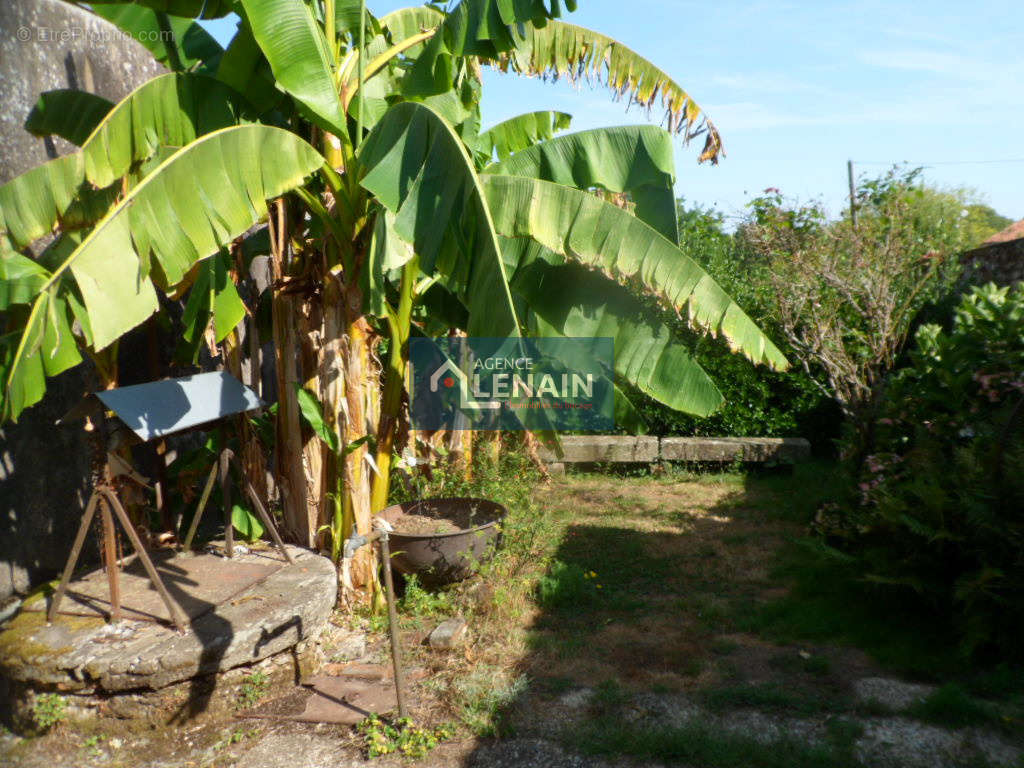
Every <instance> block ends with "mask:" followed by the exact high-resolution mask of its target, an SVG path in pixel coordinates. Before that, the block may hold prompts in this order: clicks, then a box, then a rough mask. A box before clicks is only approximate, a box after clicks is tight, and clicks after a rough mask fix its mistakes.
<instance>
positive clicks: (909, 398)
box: [818, 284, 1024, 654]
mask: <svg viewBox="0 0 1024 768" xmlns="http://www.w3.org/2000/svg"><path fill="white" fill-rule="evenodd" d="M909 359H910V362H909V365H908V366H907V367H905V368H903V369H901V370H899V371H898V372H897V373H896V374H895V375H894V376H893V377H892V379H891V382H890V384H889V387H888V389H887V391H886V392H885V397H884V398H883V399H882V401H881V404H880V406H879V410H878V417H877V420H876V422H875V424H874V435H873V450H872V451H871V453H870V454H869V455H867V457H866V459H865V460H864V462H863V467H861V468H860V469H859V472H858V473H857V475H856V487H855V488H854V489H853V498H852V499H851V500H850V503H849V505H848V506H847V507H846V508H845V509H842V508H839V507H837V508H835V509H834V510H831V511H830V510H823V512H821V513H819V519H818V525H819V527H820V528H821V529H822V530H823V531H824V532H825V533H826V534H828V535H829V536H830V537H831V540H832V543H839V544H840V545H841V546H842V548H844V549H846V550H847V551H848V552H851V553H853V554H854V555H855V556H856V557H857V559H858V560H859V563H860V569H861V571H862V574H863V576H864V578H865V579H867V580H868V581H871V582H874V583H877V584H880V585H884V586H886V587H888V588H892V589H898V590H912V591H913V592H914V593H916V594H918V595H919V596H920V597H921V598H922V599H924V600H925V601H927V602H928V603H929V604H931V605H932V606H933V607H934V608H935V609H937V610H938V611H940V612H942V613H944V614H945V615H947V616H948V617H949V619H950V621H951V622H952V624H953V626H954V627H955V629H956V631H957V632H958V634H959V635H960V637H961V639H962V642H963V646H964V649H965V650H966V651H971V652H973V651H979V650H983V649H992V650H997V651H999V652H1000V653H1006V652H1012V653H1015V654H1019V653H1020V652H1021V646H1020V634H1021V631H1024V285H1021V284H1018V285H1017V287H1016V288H1014V289H1010V288H1006V287H1004V288H997V287H996V286H994V285H988V286H985V287H982V288H974V289H972V291H971V293H970V294H969V295H967V296H965V297H964V298H963V299H962V301H961V302H960V304H959V305H958V307H957V309H956V313H955V317H954V321H953V324H952V327H951V329H950V330H943V329H942V328H941V327H940V326H938V325H933V324H929V325H923V326H921V327H920V328H919V329H918V331H917V334H916V336H915V346H914V349H913V350H912V351H911V352H910V354H909Z"/></svg>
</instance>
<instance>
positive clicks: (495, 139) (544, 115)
mask: <svg viewBox="0 0 1024 768" xmlns="http://www.w3.org/2000/svg"><path fill="white" fill-rule="evenodd" d="M571 122H572V115H570V114H567V113H565V112H555V111H551V110H544V111H541V112H527V113H526V114H523V115H516V116H515V117H513V118H510V119H508V120H505V121H503V122H500V123H498V124H497V125H495V126H493V127H492V128H489V129H487V130H486V131H484V132H483V133H481V134H480V149H481V150H483V151H484V152H486V153H487V154H488V155H490V154H491V152H497V153H498V159H499V160H504V159H505V158H507V157H508V156H509V155H511V154H512V153H513V152H519V151H521V150H524V149H526V148H527V147H532V146H533V145H534V144H536V143H537V142H538V141H544V140H545V139H550V138H551V137H552V136H554V135H555V134H556V133H558V132H559V131H564V130H565V129H566V128H568V127H569V124H570V123H571Z"/></svg>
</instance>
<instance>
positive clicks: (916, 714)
mask: <svg viewBox="0 0 1024 768" xmlns="http://www.w3.org/2000/svg"><path fill="white" fill-rule="evenodd" d="M832 471H833V470H832V467H831V466H830V465H828V464H818V463H811V464H807V465H803V466H800V467H797V468H796V469H795V470H794V471H793V472H792V473H785V472H760V473H754V474H744V473H741V472H731V473H719V474H693V473H688V472H685V471H682V470H678V469H669V470H667V471H665V472H663V473H661V474H653V475H652V474H649V473H647V472H643V473H634V474H622V473H617V474H610V473H578V474H570V475H569V476H568V477H566V478H564V479H558V480H554V481H552V482H551V483H550V484H543V483H538V484H537V485H536V486H535V487H533V488H531V489H530V490H529V491H527V492H525V493H524V492H523V491H522V489H521V488H519V489H517V488H516V487H515V484H511V485H510V484H509V483H508V482H507V481H505V480H503V479H501V478H496V479H495V482H494V485H493V486H492V487H490V489H489V491H490V494H491V495H492V496H501V495H502V494H503V493H510V494H511V497H510V498H506V499H505V500H506V501H507V503H508V504H509V507H510V509H512V510H514V511H513V514H512V516H511V520H510V521H509V525H508V528H507V530H506V534H505V536H506V538H505V550H504V552H503V553H502V555H501V556H500V557H498V558H497V559H496V560H495V562H493V563H492V564H490V565H488V566H486V567H485V568H484V572H483V574H482V578H481V579H480V580H479V581H473V582H470V583H468V584H463V585H460V586H457V587H455V588H453V589H452V590H450V591H449V592H446V593H441V594H440V595H438V594H433V595H431V594H429V593H426V592H424V591H423V590H420V589H419V588H418V587H416V586H415V585H414V586H413V588H412V589H411V590H409V591H408V592H407V594H406V597H405V601H404V606H403V607H404V609H405V619H404V620H405V621H406V622H407V626H408V627H410V629H412V628H414V627H416V626H421V625H423V624H424V623H425V624H427V625H429V623H430V621H432V620H433V619H434V618H437V617H440V616H442V615H445V614H448V613H453V612H460V613H462V614H463V615H467V616H468V618H469V619H470V622H471V626H472V628H473V643H472V645H471V646H470V647H469V648H468V649H467V650H466V652H465V654H463V655H458V656H452V655H447V656H441V655H438V654H436V653H435V652H431V651H428V650H422V649H420V648H418V647H415V648H412V652H413V654H414V655H416V656H418V658H419V663H423V664H425V665H426V666H427V667H428V668H429V669H430V671H431V673H432V675H431V678H430V680H431V682H430V684H431V685H432V686H433V687H434V689H435V692H436V693H437V695H438V698H439V700H440V701H443V702H446V703H447V704H448V706H449V707H450V714H451V716H452V717H454V718H456V719H459V720H461V721H462V722H463V723H464V724H466V725H467V726H468V727H470V728H471V729H473V730H475V731H476V732H477V733H479V734H481V735H491V734H499V735H502V736H509V735H526V736H542V737H545V738H551V737H554V738H559V739H560V740H561V741H562V742H563V743H564V744H565V745H566V746H568V747H570V748H572V749H574V750H577V751H582V752H585V753H597V754H626V755H632V756H636V757H642V758H651V759H657V760H665V761H682V762H694V763H700V764H709V765H730V766H731V765H771V766H774V765H850V764H854V763H855V760H854V758H853V756H852V754H853V753H852V751H851V750H852V744H853V742H854V741H855V740H856V739H857V738H858V736H859V735H860V734H861V732H862V730H863V727H862V725H861V724H860V721H859V720H858V718H870V717H873V716H884V715H891V714H892V712H891V711H889V710H888V709H887V707H886V706H884V705H882V704H880V703H878V702H873V701H864V700H863V697H860V698H858V697H856V696H855V695H854V684H855V683H856V681H858V680H862V679H864V678H878V677H884V678H896V677H898V678H901V679H903V680H908V681H917V682H921V683H928V684H934V685H936V686H942V687H939V688H938V690H937V691H936V692H935V693H934V694H932V695H930V696H929V697H927V699H926V700H925V701H923V702H920V703H919V704H917V705H915V707H914V708H912V709H911V710H909V711H906V712H903V713H902V714H903V715H904V716H905V717H908V718H911V719H914V720H917V721H920V722H922V723H937V724H940V725H944V726H949V727H959V726H967V725H985V726H986V727H991V728H993V729H995V730H996V731H998V732H999V733H1001V734H1004V735H1006V736H1007V738H1011V739H1015V738H1017V735H1016V734H1017V731H1019V730H1020V726H1021V722H1022V721H1021V719H1020V717H1021V713H1022V711H1024V698H1022V696H1021V691H1022V690H1024V685H1022V675H1021V673H1020V671H1019V670H1014V669H1010V668H1008V667H1005V666H1003V667H998V666H996V667H989V668H978V667H975V666H973V665H972V664H970V663H968V661H967V660H966V659H964V658H962V657H961V656H960V654H959V653H958V650H957V649H956V647H955V646H952V645H950V644H948V643H946V642H944V640H943V638H944V637H945V635H944V632H943V627H942V626H941V624H940V623H939V622H937V621H936V620H935V619H934V618H932V617H929V616H928V615H926V614H925V613H923V612H921V611H920V610H918V609H917V608H915V606H914V605H913V603H912V601H910V600H903V601H894V600H892V599H891V598H889V597H887V596H884V595H882V594H880V593H878V592H873V591H871V590H870V589H869V588H868V587H867V586H866V585H857V584H851V583H849V582H848V581H847V580H846V579H845V578H844V577H845V574H844V573H843V563H842V562H841V561H836V560H834V559H832V560H829V559H828V558H827V557H825V556H824V555H822V554H821V553H820V552H816V551H815V550H814V547H813V546H811V545H810V540H809V539H808V538H807V530H808V529H807V523H808V521H809V520H810V519H811V516H812V515H813V512H814V510H815V509H816V508H817V507H818V505H819V503H820V501H821V499H822V498H823V497H824V494H825V493H826V492H827V490H828V487H829V485H830V483H831V482H832V475H831V472H832ZM481 595H483V599H481ZM579 692H583V693H582V694H580V695H585V698H584V699H581V700H585V702H586V704H585V706H583V707H582V709H581V708H580V707H579V706H578V705H577V706H569V709H568V710H567V709H566V705H565V703H566V702H570V703H572V702H574V701H576V697H577V693H579ZM673 696H677V697H681V698H680V701H685V702H689V703H692V704H694V705H695V706H697V707H699V708H700V709H701V711H702V712H704V713H707V715H708V716H709V718H711V719H709V720H706V721H702V720H701V719H700V718H697V719H691V720H687V721H686V722H685V723H675V724H672V723H671V718H669V720H667V721H666V720H664V718H662V720H658V719H657V718H655V719H654V720H651V719H649V718H648V719H644V718H645V717H646V713H645V712H644V711H643V709H644V707H643V705H642V704H638V703H637V702H638V701H639V702H642V701H645V700H646V699H645V697H647V698H650V697H654V698H655V699H657V698H658V697H661V699H663V700H665V701H672V700H673V699H672V697H673ZM737 712H757V713H760V714H761V715H763V716H764V717H767V718H776V719H778V718H790V719H793V718H796V719H803V720H806V721H808V722H811V721H813V722H816V723H818V724H819V725H820V726H821V728H820V731H821V733H822V734H823V737H822V738H821V739H819V740H818V741H817V742H814V743H813V744H808V743H791V740H788V739H785V738H780V739H776V740H774V741H773V742H772V744H771V747H770V748H766V747H765V744H764V740H763V739H761V740H759V739H757V738H754V737H752V736H751V737H743V736H739V735H735V734H732V735H730V734H729V733H727V732H725V731H723V730H721V729H719V728H715V727H713V726H712V723H713V722H717V721H716V720H714V718H716V717H719V718H721V717H729V716H731V715H732V714H734V713H737ZM637 718H639V720H638V719H637ZM638 722H640V723H643V727H639V726H638V725H637V723H638Z"/></svg>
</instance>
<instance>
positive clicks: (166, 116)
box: [0, 0, 786, 587]
mask: <svg viewBox="0 0 1024 768" xmlns="http://www.w3.org/2000/svg"><path fill="white" fill-rule="evenodd" d="M92 7H93V8H94V9H95V10H96V12H98V13H100V14H101V15H104V16H105V17H106V18H109V19H111V20H113V21H114V22H115V23H118V24H122V25H124V26H125V27H126V28H130V27H131V25H136V26H138V25H147V24H151V23H152V24H156V25H158V26H159V28H160V29H164V28H170V29H171V30H172V32H175V35H174V36H171V37H169V38H167V40H166V41H165V42H166V44H165V45H163V46H162V47H160V48H159V49H157V50H154V55H156V56H157V57H158V58H161V59H162V60H164V61H166V62H167V63H168V65H169V66H170V67H171V69H173V70H174V71H173V72H172V73H170V74H167V75H162V76H161V77H158V78H156V79H154V80H153V81H151V82H149V83H146V84H145V85H143V86H142V87H140V88H139V89H137V90H136V91H135V92H134V93H132V94H130V95H129V96H128V97H127V98H126V99H125V100H123V101H122V102H121V103H119V104H116V105H111V104H109V103H107V102H104V101H103V100H101V99H99V98H98V97H95V96H93V95H86V94H81V93H73V92H66V91H64V92H50V93H47V94H43V95H42V97H41V99H40V102H39V104H38V105H37V108H36V109H35V110H34V111H33V115H32V116H31V117H30V119H29V121H28V126H27V127H28V128H29V129H30V130H33V131H34V132H36V133H39V134H57V135H60V136H62V137H64V138H66V139H68V140H69V141H72V142H74V143H76V144H77V145H78V146H79V150H78V151H77V152H76V153H74V154H71V155H68V156H65V157H61V158H58V159H56V160H53V161H50V162H49V163H46V164H45V165H43V166H41V167H40V168H36V169H33V170H32V171H29V172H28V173H26V174H24V175H22V176H20V177H18V178H16V179H14V180H12V181H11V182H9V183H8V184H6V185H4V186H3V187H0V228H2V229H0V280H2V283H0V309H3V311H4V320H3V323H4V326H3V333H4V335H3V336H2V337H0V374H2V376H3V401H2V406H0V407H2V416H3V417H4V418H9V419H16V418H17V417H18V415H19V414H20V413H21V411H22V410H24V409H25V408H27V407H30V406H31V405H33V404H34V403H35V402H38V401H39V400H40V399H41V398H42V397H43V395H44V393H45V386H46V385H45V380H46V377H48V376H54V375H56V374H58V373H60V372H61V371H63V370H66V369H67V368H68V367H70V366H72V365H75V364H76V363H77V362H78V361H79V360H80V359H81V357H82V356H83V355H88V356H91V357H92V358H93V359H94V360H98V361H99V360H102V358H103V355H105V354H109V350H111V349H112V348H116V344H117V340H118V339H119V338H120V337H121V336H123V335H124V334H125V333H127V332H128V331H130V330H131V329H132V328H134V327H136V326H137V325H139V324H140V323H142V322H143V321H145V320H147V319H148V318H149V317H151V316H152V315H153V314H154V313H156V312H159V311H161V307H162V306H166V305H167V304H168V303H170V302H183V303H185V304H186V306H190V307H193V309H194V311H193V312H192V313H191V314H190V315H189V319H190V320H191V330H190V331H189V333H191V334H192V336H193V337H194V335H195V333H196V332H197V329H198V330H200V331H201V330H202V329H203V328H204V327H205V326H206V325H207V324H212V328H213V333H214V335H215V336H216V337H218V338H223V336H226V335H227V334H229V333H231V331H232V330H233V325H232V324H233V323H237V322H238V321H239V320H240V318H241V317H242V316H243V315H244V314H245V313H244V311H241V312H240V311H238V310H239V306H238V304H237V303H236V302H239V301H240V300H239V299H238V292H237V290H236V289H235V286H234V283H233V280H232V279H227V278H226V277H225V276H226V275H227V276H230V274H231V270H230V269H228V263H227V261H224V263H221V260H226V259H227V258H228V257H227V256H226V255H225V254H232V253H235V254H237V253H240V252H245V253H250V254H251V253H253V252H258V251H259V247H258V246H257V245H255V243H256V241H257V238H262V239H263V241H264V242H267V243H269V244H268V245H266V246H264V247H263V250H264V251H266V254H265V255H266V257H267V259H268V262H269V264H270V266H271V272H272V278H273V279H272V286H271V288H269V289H268V291H267V294H266V295H265V296H264V297H263V301H265V302H267V303H268V304H269V305H270V307H271V312H272V319H273V322H272V329H273V335H274V342H275V348H276V352H275V354H276V360H275V362H276V369H277V376H278V393H279V403H278V409H277V414H276V419H277V422H276V450H275V453H276V462H277V464H276V469H277V475H278V486H279V488H280V489H281V495H282V506H283V514H284V519H285V530H286V531H288V532H289V533H290V535H291V536H292V537H293V538H294V539H295V540H297V541H298V542H300V543H302V544H305V545H310V546H312V545H314V544H315V543H316V538H317V534H318V531H322V530H323V526H324V524H325V523H328V521H330V523H329V525H328V530H331V531H332V536H331V538H332V539H333V541H332V542H331V544H332V545H333V547H334V548H335V549H336V548H337V547H338V545H339V542H338V541H337V537H338V535H340V534H339V531H340V532H344V533H347V532H349V531H350V530H351V528H352V526H353V524H354V525H355V527H356V528H357V529H358V530H359V531H360V532H362V533H366V532H368V531H369V528H370V522H371V512H372V511H374V510H377V509H379V508H380V507H381V506H383V504H384V503H385V502H386V499H387V495H388V483H389V480H390V471H389V468H390V460H391V456H392V453H393V452H394V447H395V442H394V441H395V436H396V433H397V429H398V424H399V421H400V418H399V417H400V413H401V403H402V387H403V381H404V374H405V367H406V365H407V342H408V338H409V336H410V334H411V333H412V332H413V331H414V330H415V325H416V323H417V322H421V321H422V318H423V317H424V316H425V313H427V315H429V316H433V317H435V319H437V320H438V321H439V322H444V323H447V324H448V325H458V326H459V327H460V329H461V330H462V331H463V332H465V333H468V334H469V335H478V336H516V335H521V334H533V335H541V336H545V335H546V336H594V335H599V336H612V337H614V338H615V340H616V352H617V354H616V363H615V367H616V373H617V375H618V376H620V377H621V378H622V380H624V381H626V382H629V383H630V384H632V385H634V386H636V387H638V388H639V389H640V390H642V391H644V392H647V393H649V394H650V395H651V396H653V397H655V398H657V399H659V400H661V401H663V402H665V403H667V404H669V405H671V406H673V407H676V408H679V409H682V410H687V411H690V412H693V413H701V414H703V413H709V412H711V411H712V410H713V409H714V408H716V407H717V406H718V405H719V404H720V403H721V395H720V394H719V393H718V390H717V389H716V388H715V386H714V383H713V382H712V381H711V380H710V379H709V378H708V377H707V375H706V374H705V373H704V371H703V370H702V369H701V368H700V366H699V364H698V362H697V361H695V360H694V359H693V358H692V356H691V355H690V354H689V353H688V351H687V349H686V347H685V345H684V344H682V343H681V342H680V341H679V339H677V338H676V337H674V336H673V334H672V333H671V331H670V328H669V325H668V324H667V323H666V322H665V317H666V316H667V315H670V314H675V315H679V316H683V317H685V318H686V319H687V320H688V321H689V322H690V324H691V325H692V326H693V327H694V328H696V329H699V330H701V331H705V332H708V333H712V334H715V335H718V334H721V335H722V337H723V338H724V339H725V341H726V342H727V343H728V344H729V345H730V346H731V347H732V348H733V349H734V350H735V351H737V352H741V353H743V354H745V355H747V356H748V357H750V358H751V359H752V360H753V361H755V362H757V363H763V364H766V365H767V366H769V367H772V368H775V369H781V368H784V367H785V366H786V361H785V359H784V358H783V356H782V355H781V354H780V353H779V351H778V349H777V348H776V347H775V346H774V345H773V344H772V342H771V341H770V340H769V339H768V338H767V337H766V336H765V335H764V334H763V333H762V332H761V331H760V330H759V329H758V328H757V326H756V325H755V324H754V323H753V322H751V320H750V319H749V318H748V317H747V316H746V315H745V314H744V313H743V311H742V309H740V308H739V307H738V306H737V305H736V304H735V302H733V301H732V300H731V299H730V298H729V297H728V296H727V295H726V294H725V293H724V292H723V291H722V290H721V288H720V287H719V286H717V284H715V282H714V281H713V280H712V279H711V278H710V277H709V276H708V275H707V274H706V273H705V272H704V271H703V270H702V269H701V268H700V267H699V266H698V264H697V263H696V262H695V261H694V260H693V259H692V258H690V257H689V256H688V255H687V253H686V244H685V243H682V244H681V243H679V241H678V234H677V231H676V226H675V218H674V201H673V191H672V190H673V184H674V159H673V137H674V136H677V135H678V136H681V137H682V138H683V140H684V141H689V140H690V139H692V138H694V137H697V136H703V138H704V148H703V150H702V152H701V156H700V159H701V160H703V161H711V162H714V161H716V159H717V158H718V156H719V154H720V152H721V140H720V138H719V135H718V132H717V130H716V129H715V127H714V125H713V124H712V123H711V121H710V120H708V119H707V117H706V115H705V114H704V112H703V111H702V110H701V108H700V107H699V106H698V105H697V104H696V102H694V100H693V99H692V98H691V97H690V95H689V93H688V92H686V91H685V90H683V88H682V87H681V86H679V85H678V84H676V83H675V82H674V81H673V80H672V78H671V77H670V76H669V75H668V74H666V73H665V72H664V71H662V70H660V69H659V68H657V67H656V66H655V65H654V64H652V63H651V62H649V61H647V60H646V59H644V58H643V57H642V56H640V55H639V54H637V53H636V52H634V51H632V50H630V49H629V48H627V47H625V46H623V45H622V44H621V43H618V42H616V41H614V40H612V39H611V38H608V37H606V36H603V35H600V34H599V33H596V32H592V31H590V30H587V29H584V28H582V27H578V26H576V25H573V24H570V23H568V22H566V21H563V20H561V18H560V17H561V16H562V15H563V13H564V12H566V11H570V10H573V9H574V8H575V2H574V0H565V2H564V3H563V2H561V0H548V1H547V2H544V1H543V0H514V1H512V2H509V1H508V0H462V1H461V2H459V3H457V4H455V5H454V6H453V7H451V8H450V9H449V10H444V9H442V8H441V7H439V6H434V5H424V6H417V7H411V8H405V9H401V10H398V11H394V12H392V13H389V14H386V15H384V16H381V17H379V18H378V17H376V16H374V15H373V14H372V13H370V12H369V11H367V9H366V7H365V2H356V0H239V1H238V2H231V1H230V0H216V1H215V0H205V1H204V0H138V1H137V2H135V3H121V4H116V7H115V4H108V3H104V2H93V3H92ZM231 11H234V12H236V13H237V14H238V17H239V24H238V30H237V33H236V34H235V36H234V38H233V39H232V40H231V42H230V43H229V44H228V45H227V47H226V48H224V49H221V48H220V46H217V45H209V44H208V43H209V41H206V40H204V39H203V38H202V37H201V36H199V35H197V33H196V32H195V27H194V25H195V21H194V20H195V19H196V18H197V17H199V15H200V14H202V17H203V18H211V17H216V16H222V15H225V14H227V13H229V12H231ZM189 40H191V44H189ZM483 67H493V68H496V69H499V70H502V71H507V72H513V73H518V74H522V75H527V76H537V75H540V76H554V77H565V78H568V79H573V78H578V77H587V78H590V79H591V80H593V81H599V82H603V83H604V84H605V85H606V86H607V87H608V88H609V89H610V90H611V91H612V93H613V94H614V95H615V96H617V97H620V98H625V99H627V100H629V101H630V102H635V103H637V104H639V105H641V106H642V107H645V108H648V109H653V108H655V107H660V108H661V109H662V110H663V117H664V122H665V123H666V124H667V129H662V128H657V127H654V126H641V127H619V128H609V129H603V130H597V131H582V132H579V133H564V131H565V129H566V128H568V126H569V120H570V118H569V116H568V115H565V114H563V113H552V112H534V113H528V114H526V115H523V116H521V117H519V118H514V119H513V120H511V121H506V122H505V123H502V124H499V125H497V126H494V127H492V128H490V129H489V130H485V131H484V130H481V115H480V98H481V89H482V78H481V71H482V68H483ZM45 239H50V240H52V242H50V243H49V244H46V241H45ZM44 246H45V247H44ZM240 246H241V247H240ZM219 263H221V264H220V266H218V264H219ZM206 265H210V266H206ZM237 271H238V270H236V272H237ZM198 293H202V294H203V297H200V298H194V297H193V294H198ZM161 294H162V295H163V297H164V299H163V300H161V299H160V298H159V297H160V295H161ZM204 297H205V298H204ZM243 309H244V308H243ZM417 318H420V320H417ZM382 339H388V348H389V349H388V359H387V361H386V362H385V363H384V364H383V365H381V364H380V363H378V362H377V361H378V354H377V352H378V347H379V344H380V342H381V340H382ZM300 392H305V393H306V395H302V396H301V397H302V398H303V400H304V399H305V398H307V397H309V398H313V399H315V401H316V402H317V403H319V404H320V406H321V410H320V412H319V415H318V422H317V424H318V425H317V426H316V428H315V430H314V429H311V428H310V426H309V424H310V423H312V422H308V402H306V403H305V412H306V417H307V421H306V422H305V426H304V420H303V418H302V414H303V413H304V402H303V400H300V395H299V394H298V393H300ZM623 409H624V411H628V403H625V404H624V405H623ZM328 435H333V438H332V437H329V436H328ZM337 446H348V448H346V450H344V451H338V450H336V448H337ZM339 499H340V502H339ZM359 558H361V559H357V561H356V562H355V563H353V571H352V576H353V579H354V581H355V583H357V584H362V585H365V586H369V587H372V586H373V584H374V579H375V565H374V563H373V560H372V554H371V553H370V552H369V551H368V548H364V549H363V550H361V552H360V555H359Z"/></svg>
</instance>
